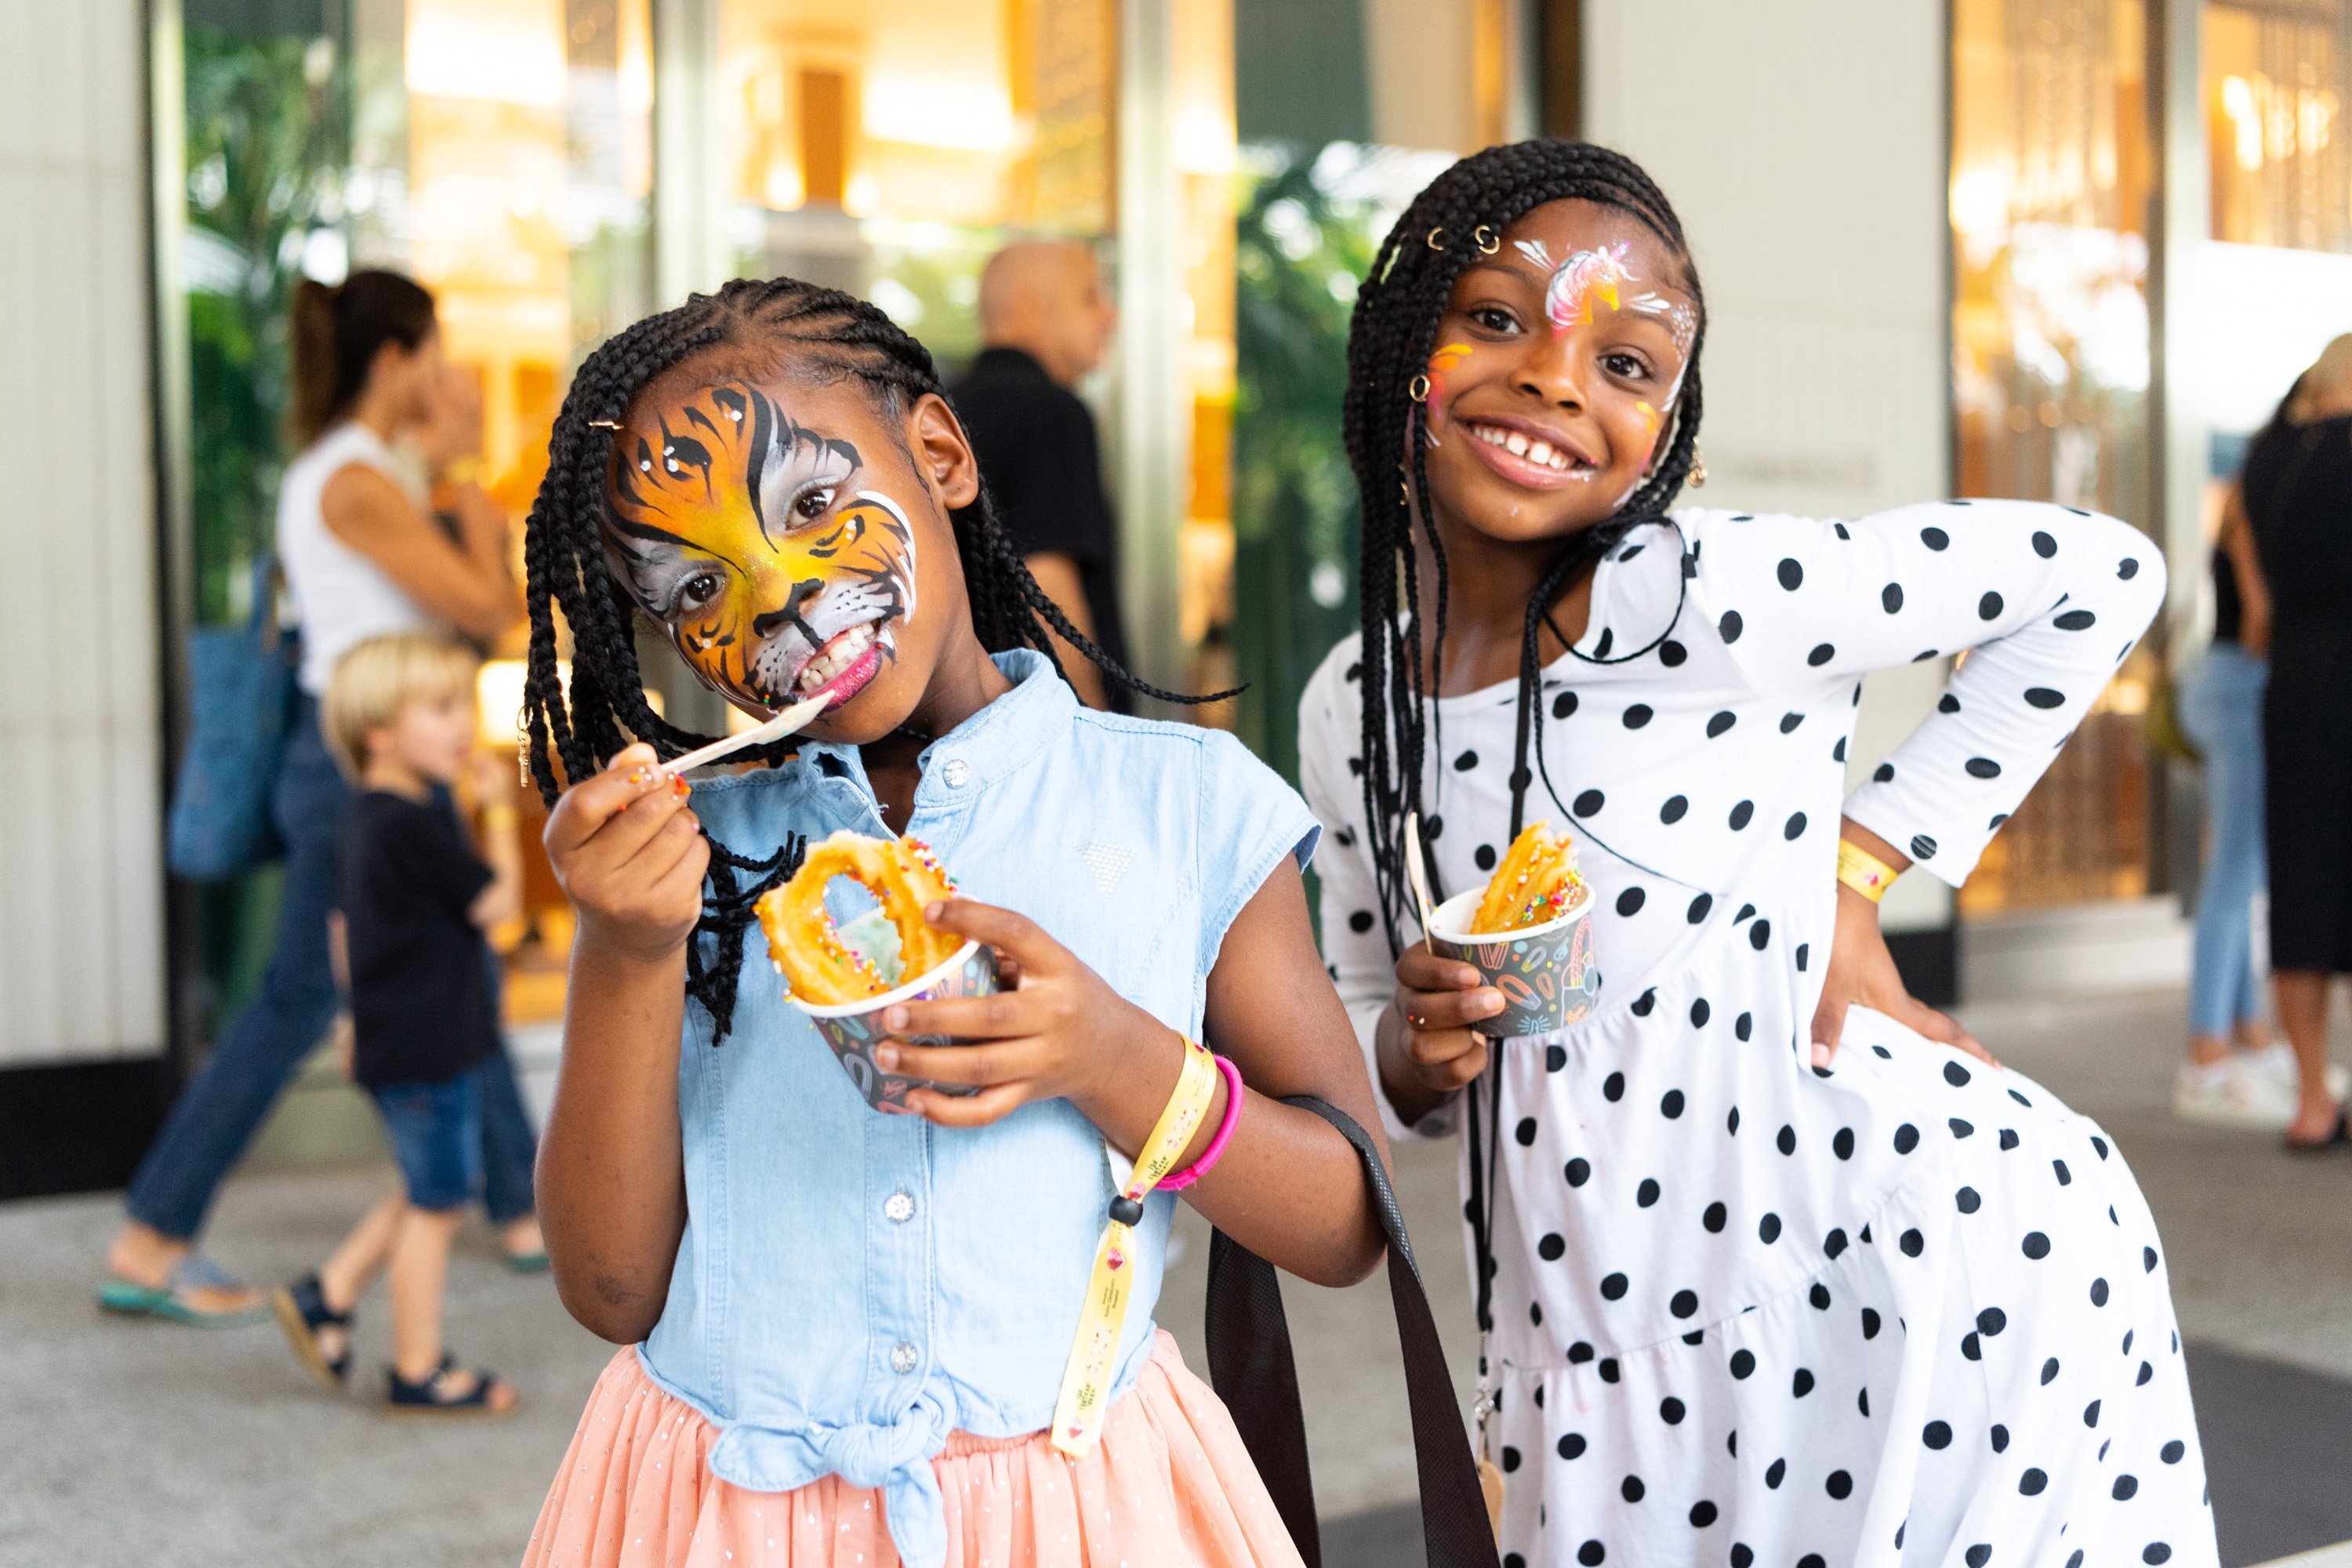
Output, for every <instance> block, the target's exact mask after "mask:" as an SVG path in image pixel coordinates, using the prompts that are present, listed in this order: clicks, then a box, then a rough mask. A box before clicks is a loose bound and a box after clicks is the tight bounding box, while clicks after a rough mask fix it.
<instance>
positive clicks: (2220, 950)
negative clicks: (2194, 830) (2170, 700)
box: [2180, 642, 2270, 1035]
mask: <svg viewBox="0 0 2352 1568" xmlns="http://www.w3.org/2000/svg"><path fill="white" fill-rule="evenodd" d="M2269 680H2270V667H2269V666H2268V665H2267V664H2265V663H2263V661H2262V660H2261V659H2258V658H2249V657H2248V656H2247V654H2246V652H2245V650H2244V649H2243V648H2241V647H2239V646H2238V645H2237V644H2236V643H2234V642H2217V643H2215V644H2213V646H2212V647H2210V648H2209V649H2207V650H2206V654H2205V657H2204V658H2203V659H2201V660H2200V661H2199V663H2198V665H2197V668H2195V669H2193V670H2191V671H2190V672H2189V679H2187V680H2186V681H2184V682H2183V683H2182V685H2181V690H2180V727H2181V728H2182V729H2183V730H2184V731H2187V732H2188V735H2189V739H2190V740H2192V741H2194V742H2196V743H2197V749H2198V750H2199V751H2200V752H2204V753H2205V819H2206V822H2207V824H2208V825H2209V826H2210V834H2209V835H2208V845H2207V848H2206V851H2205V876H2204V882H2203V885H2202V887H2201V888H2200V890H2199V892H2198V895H2197V935H2196V944H2195V948H2194V950H2193V956H2192V958H2191V960H2190V964H2189V1030H2190V1032H2191V1033H2194V1034H2199V1035H2226V1034H2228V1033H2229V1032H2230V1029H2231V1026H2232V1025H2234V1024H2238V1023H2241V1022H2245V1021H2249V1020H2252V1019H2255V1018H2259V1017H2261V1016H2262V1010H2263V1002H2262V991H2261V987H2260V986H2259V985H2258V984H2256V979H2255V974H2254V957H2253V909H2252V906H2253V900H2254V895H2255V894H2257V893H2259V892H2261V891H2263V889H2264V888H2266V887H2267V886H2268V885H2269V881H2270V873H2269V862H2268V859H2267V858H2266V856H2265V853H2264V850H2263V687H2264V686H2265V685H2266V684H2267V683H2268V682H2269Z"/></svg>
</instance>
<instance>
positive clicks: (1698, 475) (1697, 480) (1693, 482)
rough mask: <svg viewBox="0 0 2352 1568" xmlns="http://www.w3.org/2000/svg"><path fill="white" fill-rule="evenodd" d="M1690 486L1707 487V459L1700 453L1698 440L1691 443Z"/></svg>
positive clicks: (1696, 487)
mask: <svg viewBox="0 0 2352 1568" xmlns="http://www.w3.org/2000/svg"><path fill="white" fill-rule="evenodd" d="M1690 488H1691V489H1695V490H1696V489H1706V458H1704V457H1701V456H1700V455H1699V449H1698V443H1697V442H1696V441H1694V442H1692V443H1691V466H1690Z"/></svg>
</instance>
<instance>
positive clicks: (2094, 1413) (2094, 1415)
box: [2083, 1399, 2099, 1426]
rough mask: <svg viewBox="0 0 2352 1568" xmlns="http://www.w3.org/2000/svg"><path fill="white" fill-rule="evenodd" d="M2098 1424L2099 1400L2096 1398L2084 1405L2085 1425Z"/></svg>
mask: <svg viewBox="0 0 2352 1568" xmlns="http://www.w3.org/2000/svg"><path fill="white" fill-rule="evenodd" d="M2098 1424H2099V1402H2098V1401H2097V1400H2095V1399H2094V1400H2093V1401H2091V1403H2089V1404H2088V1405H2084V1406H2083V1425H2084V1426H2097V1425H2098Z"/></svg>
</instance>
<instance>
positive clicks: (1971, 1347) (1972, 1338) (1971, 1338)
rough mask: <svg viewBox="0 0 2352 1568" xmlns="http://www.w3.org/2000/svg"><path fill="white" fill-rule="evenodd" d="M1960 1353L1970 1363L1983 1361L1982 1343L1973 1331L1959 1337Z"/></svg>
mask: <svg viewBox="0 0 2352 1568" xmlns="http://www.w3.org/2000/svg"><path fill="white" fill-rule="evenodd" d="M1960 1353H1961V1354H1962V1355H1964V1356H1966V1357H1968V1359H1969V1360H1970V1361H1982V1360H1984V1343H1983V1342H1982V1341H1981V1340H1979V1338H1978V1337H1977V1331H1975V1330H1974V1329H1970V1330H1969V1331H1968V1332H1967V1333H1965V1334H1962V1335H1961V1336H1960Z"/></svg>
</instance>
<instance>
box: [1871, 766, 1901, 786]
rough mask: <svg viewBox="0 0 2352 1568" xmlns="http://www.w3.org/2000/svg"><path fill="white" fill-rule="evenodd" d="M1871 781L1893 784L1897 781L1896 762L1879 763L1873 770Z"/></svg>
mask: <svg viewBox="0 0 2352 1568" xmlns="http://www.w3.org/2000/svg"><path fill="white" fill-rule="evenodd" d="M1870 782H1871V783H1873V784H1893V783H1894V782H1895V764H1894V763H1879V764H1878V766H1877V767H1875V768H1874V769H1872V770H1871V773H1870Z"/></svg>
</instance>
